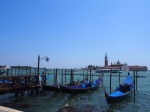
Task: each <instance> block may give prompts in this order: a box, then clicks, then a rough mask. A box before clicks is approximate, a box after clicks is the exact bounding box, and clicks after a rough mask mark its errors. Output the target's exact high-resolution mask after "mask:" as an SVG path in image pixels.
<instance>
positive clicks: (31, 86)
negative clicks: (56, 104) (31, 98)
mask: <svg viewBox="0 0 150 112" xmlns="http://www.w3.org/2000/svg"><path fill="white" fill-rule="evenodd" d="M44 78H45V77H44ZM41 83H45V82H44V81H43V82H41ZM39 88H41V84H40V82H39V75H23V76H21V75H20V76H0V95H2V94H6V93H20V92H22V91H26V90H36V91H37V92H38V90H39Z"/></svg>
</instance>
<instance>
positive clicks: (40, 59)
mask: <svg viewBox="0 0 150 112" xmlns="http://www.w3.org/2000/svg"><path fill="white" fill-rule="evenodd" d="M43 59H45V60H46V62H48V61H49V58H48V56H45V57H44V58H40V55H38V75H40V74H39V68H40V61H42V60H43Z"/></svg>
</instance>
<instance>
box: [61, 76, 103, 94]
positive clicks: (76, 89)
mask: <svg viewBox="0 0 150 112" xmlns="http://www.w3.org/2000/svg"><path fill="white" fill-rule="evenodd" d="M100 80H101V79H100V78H99V79H97V80H96V81H95V82H90V83H86V84H85V83H84V84H81V85H72V86H62V85H60V91H61V92H62V93H77V94H79V93H85V92H89V91H95V90H97V89H98V88H99V86H100Z"/></svg>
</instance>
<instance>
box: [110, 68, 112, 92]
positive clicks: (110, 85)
mask: <svg viewBox="0 0 150 112" xmlns="http://www.w3.org/2000/svg"><path fill="white" fill-rule="evenodd" d="M111 77H112V69H111V71H110V94H111Z"/></svg>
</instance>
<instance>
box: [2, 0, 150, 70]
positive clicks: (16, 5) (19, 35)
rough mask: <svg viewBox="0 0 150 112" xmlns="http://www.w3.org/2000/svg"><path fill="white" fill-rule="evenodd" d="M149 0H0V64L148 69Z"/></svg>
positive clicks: (149, 63)
mask: <svg viewBox="0 0 150 112" xmlns="http://www.w3.org/2000/svg"><path fill="white" fill-rule="evenodd" d="M149 5H150V1H149V0H92V1H91V0H0V40H1V41H0V42H1V56H0V57H1V58H0V65H10V66H11V65H22V66H33V67H37V58H38V55H40V56H41V58H42V57H44V56H49V58H50V61H49V62H48V63H46V62H45V61H44V60H43V61H41V62H40V67H48V68H80V67H86V66H87V65H89V64H92V65H98V66H103V65H104V56H105V53H107V55H108V60H109V64H111V62H113V63H114V62H116V61H117V60H118V59H119V60H120V62H121V63H125V62H126V63H128V65H141V66H143V65H145V66H147V67H148V68H150V62H149V60H150V57H149V56H150V52H149V48H150V44H149V42H150V7H149Z"/></svg>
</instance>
